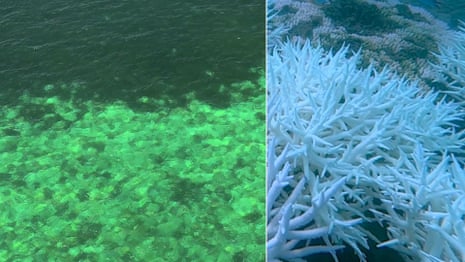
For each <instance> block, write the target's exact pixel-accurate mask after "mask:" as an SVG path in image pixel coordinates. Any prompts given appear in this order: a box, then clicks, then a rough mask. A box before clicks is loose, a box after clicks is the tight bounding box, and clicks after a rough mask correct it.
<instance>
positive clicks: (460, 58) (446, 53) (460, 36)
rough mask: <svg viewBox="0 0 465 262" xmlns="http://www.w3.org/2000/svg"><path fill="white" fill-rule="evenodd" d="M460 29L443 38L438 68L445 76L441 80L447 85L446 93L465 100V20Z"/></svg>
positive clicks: (438, 55) (438, 56)
mask: <svg viewBox="0 0 465 262" xmlns="http://www.w3.org/2000/svg"><path fill="white" fill-rule="evenodd" d="M460 24H461V26H459V31H456V32H455V33H454V34H452V36H451V37H447V38H445V39H443V40H442V42H441V43H440V45H439V51H440V52H439V54H437V55H436V56H437V58H438V60H439V64H438V65H436V69H437V70H438V71H439V72H441V73H442V74H443V76H444V78H442V79H440V80H439V81H440V82H442V83H443V84H445V85H446V86H447V89H448V90H446V91H445V93H447V94H449V95H451V96H452V97H454V98H456V99H458V100H460V101H464V100H465V22H461V23H460Z"/></svg>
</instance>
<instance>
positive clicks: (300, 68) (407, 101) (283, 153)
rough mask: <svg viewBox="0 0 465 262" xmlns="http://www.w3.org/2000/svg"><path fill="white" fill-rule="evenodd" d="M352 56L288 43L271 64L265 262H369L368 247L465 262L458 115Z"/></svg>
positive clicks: (464, 193)
mask: <svg viewBox="0 0 465 262" xmlns="http://www.w3.org/2000/svg"><path fill="white" fill-rule="evenodd" d="M348 50H349V49H348V48H347V47H344V48H342V49H341V50H339V51H337V52H335V53H332V52H330V53H329V54H326V53H325V52H324V51H323V50H322V49H321V48H313V47H312V46H311V44H310V42H309V41H306V42H305V43H290V42H287V43H285V44H281V45H278V46H277V47H276V48H274V50H273V51H272V53H271V54H270V55H269V56H268V61H267V63H268V72H267V79H268V83H267V84H268V85H267V86H268V101H267V107H268V108H267V111H268V112H267V113H268V117H267V127H268V129H267V136H268V138H267V142H268V152H267V154H268V156H267V158H268V170H267V234H268V236H267V238H268V241H267V250H268V261H279V260H284V261H299V260H298V259H301V258H305V257H309V256H311V255H313V254H315V253H329V254H330V255H331V256H332V257H333V259H334V260H336V261H337V260H338V257H337V252H338V251H339V250H340V249H343V248H344V247H347V246H349V247H351V248H352V249H353V250H354V252H355V253H356V254H357V255H358V257H359V258H360V259H361V260H362V261H364V260H365V259H366V258H365V254H364V250H366V249H368V248H369V246H368V240H369V239H371V240H373V241H375V242H378V243H380V244H379V247H380V248H382V247H384V246H388V247H390V248H393V249H395V250H398V251H399V252H402V253H403V254H404V255H405V259H406V260H408V259H409V258H413V259H423V260H425V261H430V260H431V259H437V260H438V261H441V260H445V261H460V260H463V259H464V258H465V253H464V250H463V248H461V247H460V245H458V243H460V242H461V241H462V239H463V238H465V234H464V232H465V229H464V228H463V224H464V223H463V218H462V216H463V215H465V207H464V206H465V204H464V202H465V200H464V199H465V190H464V189H465V178H464V177H463V176H464V171H463V169H462V167H461V164H460V163H463V159H457V158H458V155H459V154H457V153H460V151H461V145H462V143H463V138H462V137H463V136H462V134H461V133H457V132H456V130H455V128H456V127H455V126H454V124H453V123H454V121H456V120H458V119H460V118H463V117H464V115H463V114H462V113H461V112H460V110H459V106H458V105H457V104H455V103H451V102H445V101H444V100H440V99H439V98H438V95H437V94H436V93H433V92H424V91H422V90H421V89H420V88H417V87H416V86H415V84H413V83H409V82H407V81H405V80H404V79H401V78H399V77H397V76H396V75H394V74H392V73H391V72H390V71H389V70H388V69H384V70H382V71H381V72H377V71H376V70H374V69H373V67H371V66H370V67H368V68H366V69H359V68H358V66H357V64H358V62H359V60H360V52H358V53H355V54H350V53H349V51H348ZM454 154H456V155H457V157H454ZM450 209H454V212H455V213H454V212H450ZM364 222H378V223H380V224H381V225H382V226H384V227H385V230H386V234H387V239H377V238H376V237H375V234H374V232H370V231H369V230H368V229H367V228H365V227H364V225H363V223H364ZM433 240H434V241H435V242H434V243H438V244H437V245H431V241H433ZM433 261H434V260H433Z"/></svg>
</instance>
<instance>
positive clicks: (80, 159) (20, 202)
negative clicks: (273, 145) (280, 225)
mask: <svg viewBox="0 0 465 262" xmlns="http://www.w3.org/2000/svg"><path fill="white" fill-rule="evenodd" d="M0 29H1V30H0V32H1V33H0V107H1V110H0V121H1V123H0V261H76V262H77V261H124V262H127V261H160V262H166V261H264V260H265V242H266V240H265V195H266V194H265V187H264V184H265V169H266V168H265V160H266V159H265V149H266V147H265V112H266V111H265V97H266V95H265V76H264V71H265V68H264V66H265V52H266V51H265V2H264V1H263V2H262V1H243V0H237V1H230V0H228V1H225V0H219V1H207V0H196V1H168V0H156V1H110V0H98V1H57V0H52V1H13V0H5V1H2V4H1V6H0Z"/></svg>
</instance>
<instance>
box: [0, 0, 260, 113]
mask: <svg viewBox="0 0 465 262" xmlns="http://www.w3.org/2000/svg"><path fill="white" fill-rule="evenodd" d="M264 5H265V3H264V2H262V1H255V3H252V1H241V0H236V1H230V0H228V1H226V0H220V1H207V0H197V1H168V0H156V1H148V0H139V1H111V0H100V1H56V0H55V1H13V0H8V1H2V4H1V6H0V87H1V88H2V91H1V95H0V102H1V103H8V104H11V103H16V101H15V97H17V96H18V95H19V94H22V93H24V91H25V90H27V91H28V92H31V93H34V92H41V91H42V88H43V86H44V85H46V84H60V83H71V82H78V83H81V84H82V87H81V90H79V93H80V95H81V97H82V99H84V100H85V99H94V100H95V99H100V100H105V101H107V100H116V99H120V100H124V101H126V102H128V103H129V104H131V103H133V101H135V100H137V98H138V97H140V96H144V95H145V96H150V97H161V96H164V97H168V98H169V99H172V100H174V101H175V102H176V103H177V104H183V102H184V99H183V94H185V93H187V92H189V91H192V90H195V91H196V94H197V96H198V98H199V99H200V100H204V101H207V102H210V103H213V104H214V105H217V106H227V105H228V102H229V97H228V95H227V94H224V93H221V94H220V93H218V88H219V86H220V84H225V85H227V84H229V83H232V82H237V81H241V80H245V79H255V78H256V77H254V76H253V73H250V72H249V69H250V68H251V67H257V66H261V65H263V63H264ZM63 96H66V93H65V94H63Z"/></svg>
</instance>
